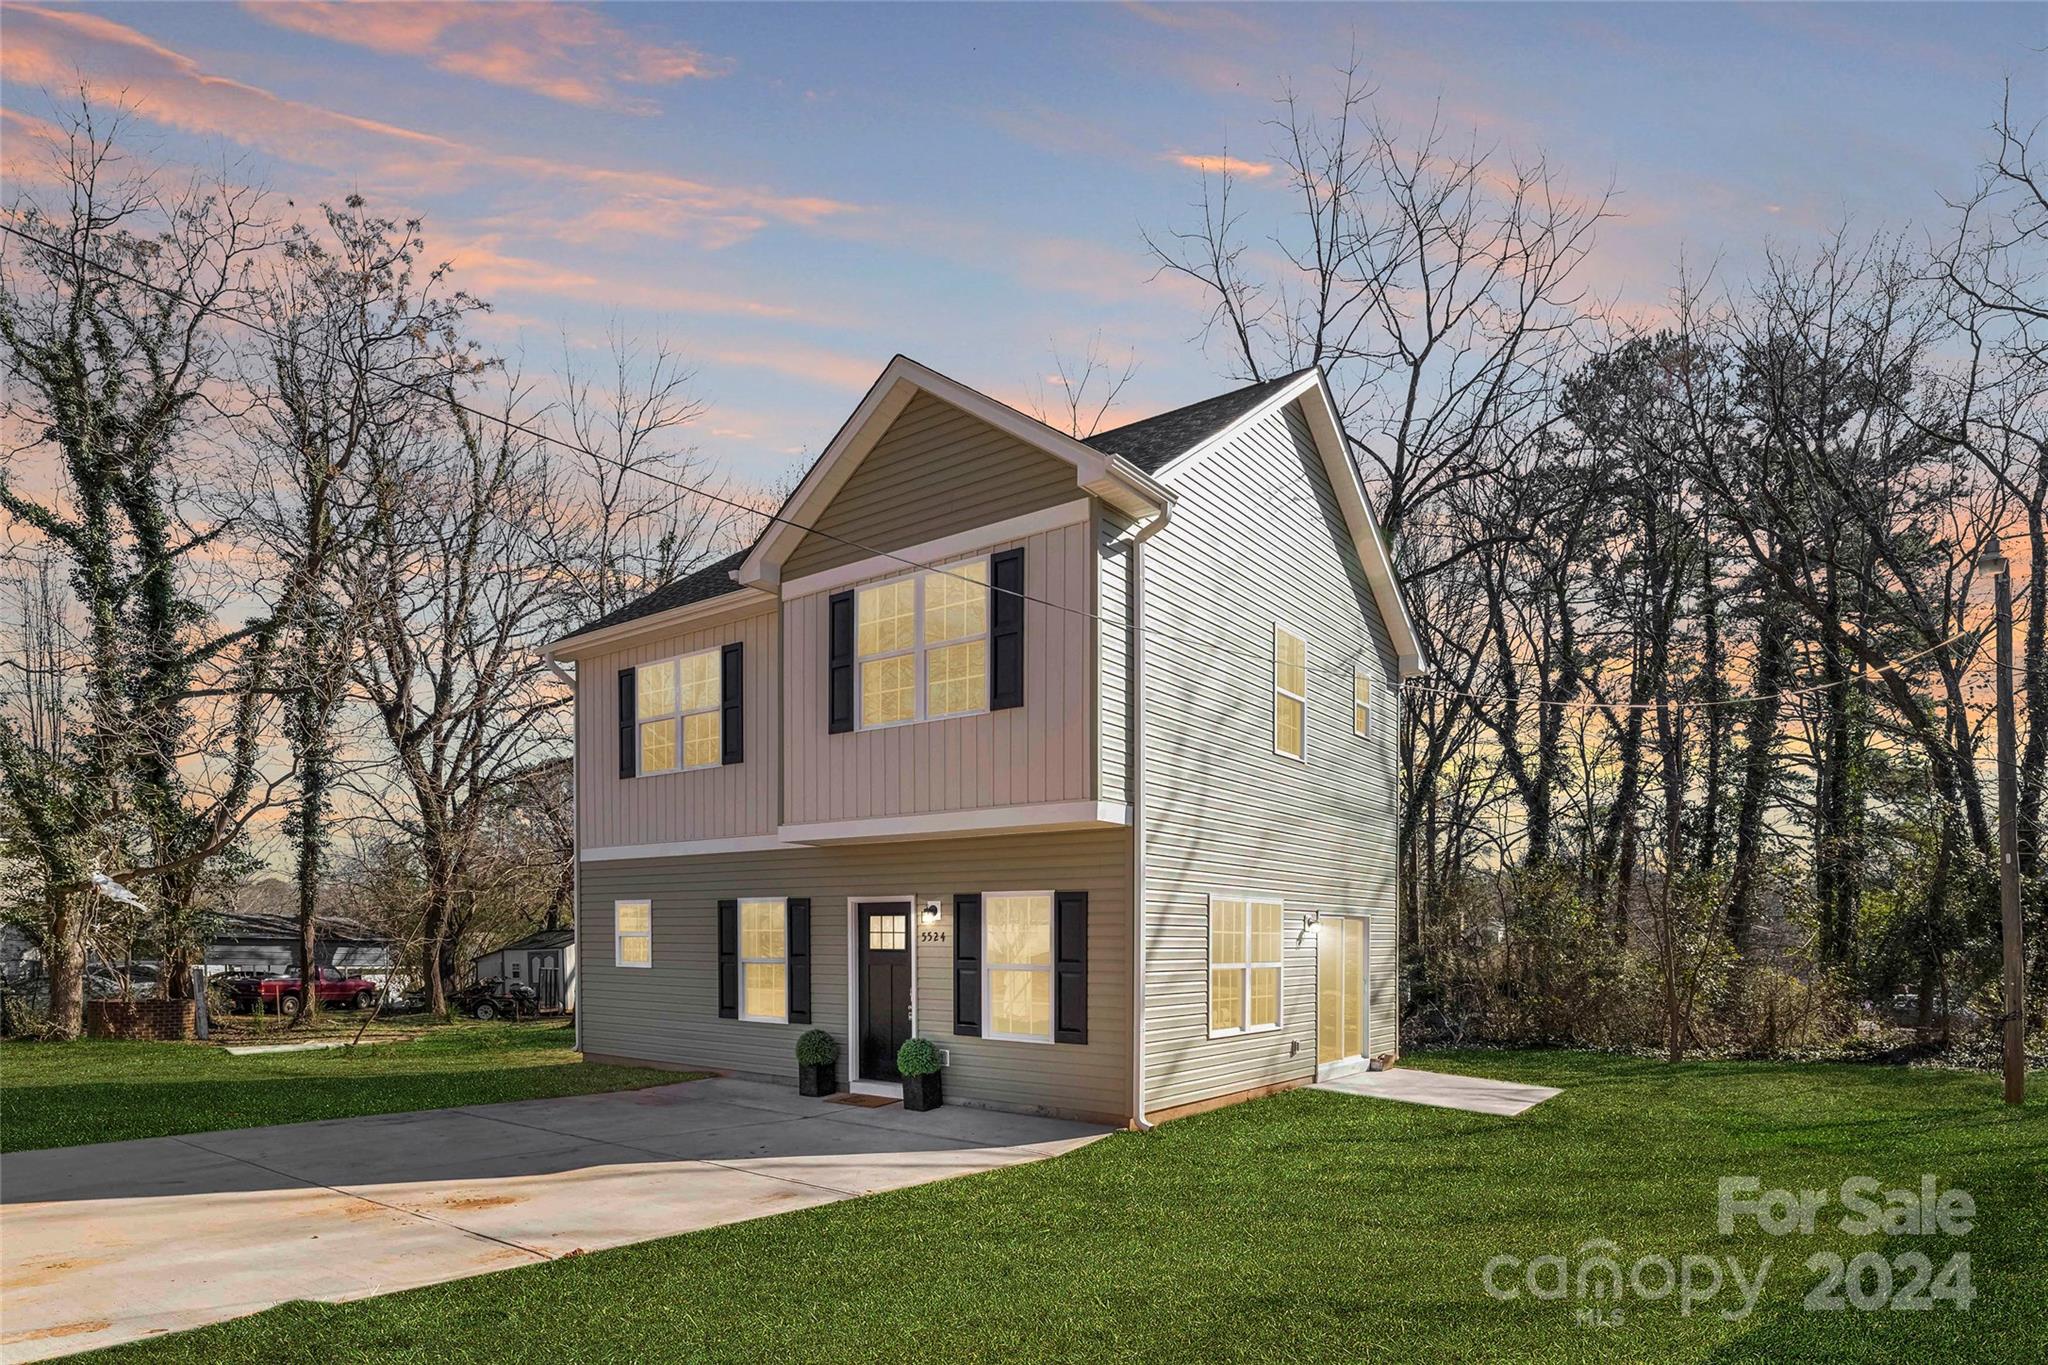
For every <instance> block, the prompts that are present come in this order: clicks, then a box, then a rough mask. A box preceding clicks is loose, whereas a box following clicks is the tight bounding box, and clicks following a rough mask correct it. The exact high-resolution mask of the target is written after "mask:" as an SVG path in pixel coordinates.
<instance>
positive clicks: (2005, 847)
mask: <svg viewBox="0 0 2048 1365" xmlns="http://www.w3.org/2000/svg"><path fill="white" fill-rule="evenodd" d="M1977 567H1978V568H1980V569H1983V570H1985V571H1986V572H1989V573H1991V574H1992V575H1993V581H1994V583H1995V584H1996V586H1997V590H1998V608H1997V627H1998V901H1999V911H2000V914H1999V919H2000V921H2001V922H2002V924H2003V926H2004V931H2003V933H2002V934H2001V938H2002V939H2003V940H2004V944H2005V1049H2004V1050H2005V1102H2006V1103H2007V1104H2019V1103H2021V1102H2023V1101H2024V1100H2025V1099H2026V1093H2027V1055H2026V1051H2025V1045H2026V1036H2025V1034H2024V1032H2023V1025H2024V1022H2025V1014H2026V976H2025V970H2026V969H2025V967H2024V965H2023V964H2024V961H2025V959H2024V958H2023V957H2022V956H2021V953H2020V863H2019V816H2018V811H2019V778H2018V774H2017V771H2016V760H2015V758H2014V750H2016V749H2017V748H2018V747H2019V745H2018V741H2017V740H2016V738H2015V736H2014V730H2013V718H2012V561H2010V560H2008V559H2007V558H2006V557H2005V553H2004V551H2003V549H2002V548H2001V547H2000V546H1999V543H1998V542H1997V541H1993V542H1992V543H1991V544H1990V546H1989V547H1987V548H1986V549H1985V551H1984V556H1983V558H1982V559H1981V560H1979V561H1978V565H1977ZM2037 571H2038V570H2037ZM2029 700H2030V701H2031V702H2033V703H2035V704H2039V703H2040V701H2041V699H2040V698H2038V697H2037V698H2030V699H2029Z"/></svg>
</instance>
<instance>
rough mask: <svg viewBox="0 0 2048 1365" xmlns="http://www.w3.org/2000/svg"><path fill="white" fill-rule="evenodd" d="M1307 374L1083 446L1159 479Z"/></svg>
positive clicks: (1224, 396)
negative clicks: (1158, 475)
mask: <svg viewBox="0 0 2048 1365" xmlns="http://www.w3.org/2000/svg"><path fill="white" fill-rule="evenodd" d="M1307 373H1308V370H1305V369H1304V370H1296V371H1295V372H1294V373H1293V374H1288V375H1282V376H1280V378H1278V379H1264V380H1261V381H1259V382H1258V383H1256V384H1247V385H1245V386H1244V387H1243V388H1241V389H1232V390H1231V391H1230V392H1229V393H1219V394H1217V395H1216V396H1215V397H1214V398H1204V399H1202V400H1201V401H1200V402H1198V403H1190V404H1188V405H1187V406H1186V407H1184V408H1175V409H1174V410H1173V411H1171V412H1162V413H1159V414H1158V415H1157V416H1153V417H1147V418H1145V419H1143V420H1142V421H1137V422H1130V423H1126V424H1125V425H1123V426H1120V427H1117V428H1115V429H1114V430H1111V431H1099V432H1097V433H1096V434H1095V435H1093V436H1086V437H1083V438H1082V443H1083V444H1084V445H1090V446H1093V447H1094V448H1095V449H1097V450H1099V451H1101V452H1102V453H1103V454H1105V455H1121V456H1122V457H1123V458H1124V459H1126V460H1129V461H1130V462H1131V463H1132V464H1134V465H1136V466H1137V467H1138V468H1140V469H1142V470H1144V471H1145V472H1146V473H1147V474H1156V473H1158V472H1159V471H1160V469H1162V468H1163V467H1165V466H1166V465H1167V464H1169V463H1171V462H1172V461H1173V460H1174V459H1176V458H1178V457H1179V456H1182V455H1185V454H1187V453H1188V452H1189V451H1190V450H1193V449H1194V448H1195V447H1197V446H1201V445H1206V444H1207V443H1208V442H1209V441H1210V440H1211V439H1212V438H1214V437H1216V436H1220V435H1221V434H1223V433H1224V432H1225V431H1228V430H1229V429H1230V428H1231V427H1233V426H1235V425H1236V424H1237V423H1238V422H1239V421H1240V420H1241V419H1242V418H1243V417H1244V416H1245V415H1246V414H1247V413H1250V412H1253V411H1255V410H1256V409H1257V408H1258V407H1259V406H1260V405H1261V404H1263V403H1265V402H1266V401H1267V400H1268V399H1270V398H1271V397H1272V396H1273V395H1274V394H1276V393H1279V392H1280V391H1281V390H1282V389H1284V388H1286V387H1287V386H1288V385H1289V384H1292V383H1294V382H1295V381H1296V380H1298V379H1300V378H1301V377H1302V376H1303V375H1305V374H1307Z"/></svg>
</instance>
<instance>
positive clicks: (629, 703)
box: [619, 668, 640, 777]
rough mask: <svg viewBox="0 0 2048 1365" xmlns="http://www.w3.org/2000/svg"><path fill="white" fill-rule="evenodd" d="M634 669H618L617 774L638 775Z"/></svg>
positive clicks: (638, 759)
mask: <svg viewBox="0 0 2048 1365" xmlns="http://www.w3.org/2000/svg"><path fill="white" fill-rule="evenodd" d="M635 672H636V670H634V669H630V668H622V669H620V670H619V776H620V777H638V776H639V775H640V742H639V736H638V734H637V732H636V730H635V727H634V725H633V719H634V710H633V708H634V705H635V699H636V698H637V697H638V696H639V693H638V692H637V691H635V690H634V686H633V678H634V675H635Z"/></svg>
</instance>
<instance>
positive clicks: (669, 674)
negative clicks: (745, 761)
mask: <svg viewBox="0 0 2048 1365" xmlns="http://www.w3.org/2000/svg"><path fill="white" fill-rule="evenodd" d="M719 653H720V651H719V650H718V649H716V648H712V649H700V650H698V651H697V652H696V653H694V654H684V655H682V656H681V657H679V658H674V659H662V660H660V661H658V662H656V663H651V664H641V665H640V666H639V668H638V669H636V670H635V671H634V674H633V685H634V691H635V696H634V706H633V716H634V719H635V720H636V721H638V722H639V725H640V775H641V776H642V777H648V776H652V775H654V774H656V773H674V772H683V771H685V770H687V769H690V768H715V767H717V766H718V764H719V761H720V759H721V758H722V757H723V744H722V736H721V734H720V721H719V710H718V707H719V701H720V700H721V698H720V689H719V676H718V673H719V669H718V664H719Z"/></svg>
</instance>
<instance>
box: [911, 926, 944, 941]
mask: <svg viewBox="0 0 2048 1365" xmlns="http://www.w3.org/2000/svg"><path fill="white" fill-rule="evenodd" d="M917 941H918V942H919V943H944V942H945V941H946V931H945V930H944V929H920V930H918V931H917Z"/></svg>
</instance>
